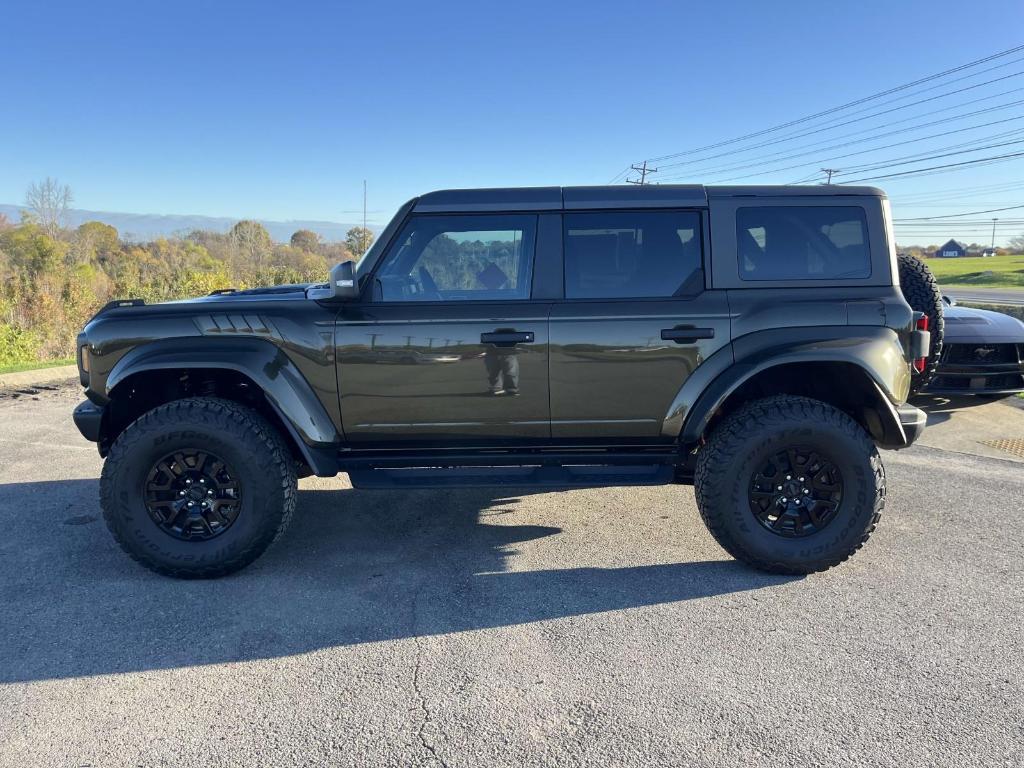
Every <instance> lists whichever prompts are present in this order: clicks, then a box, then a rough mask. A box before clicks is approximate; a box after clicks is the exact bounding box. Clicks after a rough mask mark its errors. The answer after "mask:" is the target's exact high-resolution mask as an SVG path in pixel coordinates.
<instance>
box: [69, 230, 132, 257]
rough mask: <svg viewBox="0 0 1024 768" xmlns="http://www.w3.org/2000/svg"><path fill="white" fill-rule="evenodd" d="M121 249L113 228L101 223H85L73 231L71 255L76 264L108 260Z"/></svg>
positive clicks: (118, 238)
mask: <svg viewBox="0 0 1024 768" xmlns="http://www.w3.org/2000/svg"><path fill="white" fill-rule="evenodd" d="M120 248H121V239H120V237H119V235H118V233H117V229H116V228H115V227H112V226H110V225H109V224H104V223H103V222H102V221H87V222H85V223H84V224H82V225H81V226H80V227H79V228H78V229H77V230H75V238H74V241H73V243H72V247H71V253H72V256H73V258H74V261H75V262H76V263H86V262H90V261H94V260H96V259H100V260H106V259H109V258H110V257H111V256H112V255H113V254H114V253H116V252H117V251H118V250H120Z"/></svg>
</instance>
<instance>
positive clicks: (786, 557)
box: [694, 395, 885, 574]
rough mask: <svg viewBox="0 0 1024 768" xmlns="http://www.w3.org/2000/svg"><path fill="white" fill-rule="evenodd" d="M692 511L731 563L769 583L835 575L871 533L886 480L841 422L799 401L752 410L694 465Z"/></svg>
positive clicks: (869, 448) (828, 409)
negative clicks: (783, 577)
mask: <svg viewBox="0 0 1024 768" xmlns="http://www.w3.org/2000/svg"><path fill="white" fill-rule="evenodd" d="M694 486H695V491H696V496H697V506H698V508H699V509H700V513H701V516H702V517H703V518H704V522H705V523H706V524H707V527H708V530H709V531H710V532H711V534H712V535H713V536H714V537H715V539H716V540H717V541H718V543H719V544H721V545H722V547H724V548H725V549H726V550H727V551H728V552H729V554H731V555H733V557H735V558H737V559H739V560H742V561H744V562H746V563H748V564H750V565H752V566H754V567H755V568H759V569H761V570H764V571H770V572H772V573H787V574H803V573H812V572H814V571H823V570H825V569H827V568H831V567H832V566H834V565H838V564H839V563H841V562H842V561H844V560H846V559H847V558H848V557H849V556H850V555H852V554H853V553H854V552H856V551H857V550H858V549H859V548H860V547H861V545H863V544H864V542H865V541H867V539H868V536H870V535H871V532H872V531H874V530H875V526H876V525H877V523H878V519H879V517H880V516H881V513H882V507H883V505H884V502H885V471H884V469H883V468H882V461H881V459H880V458H879V456H878V451H877V450H875V446H874V443H872V441H871V439H870V437H869V436H868V435H867V433H866V432H865V431H864V429H863V428H862V427H861V426H860V425H859V424H858V423H857V422H856V421H854V420H853V419H852V418H850V416H848V415H847V414H846V413H844V412H842V411H840V410H839V409H837V408H834V407H833V406H831V405H828V404H827V403H823V402H820V401H818V400H812V399H810V398H806V397H795V396H785V395H783V396H778V397H770V398H766V399H764V400H755V401H753V402H750V403H747V404H746V405H744V406H742V407H741V408H740V409H739V410H737V411H736V412H734V413H732V414H730V415H729V416H727V417H726V418H725V419H724V420H723V421H722V423H721V424H720V425H719V426H718V427H717V429H715V431H714V432H713V433H712V434H711V436H710V438H709V440H708V442H707V444H706V445H705V446H704V447H703V448H702V449H701V451H700V454H699V455H698V458H697V468H696V475H695V481H694Z"/></svg>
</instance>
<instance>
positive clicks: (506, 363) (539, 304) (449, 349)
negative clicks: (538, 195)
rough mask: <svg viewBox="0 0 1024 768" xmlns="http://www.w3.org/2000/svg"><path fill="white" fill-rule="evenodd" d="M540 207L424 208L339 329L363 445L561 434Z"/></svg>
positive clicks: (342, 383) (347, 392) (353, 429)
mask: <svg viewBox="0 0 1024 768" xmlns="http://www.w3.org/2000/svg"><path fill="white" fill-rule="evenodd" d="M543 218H544V217H543V216H538V215H537V214H532V213H512V214H458V215H452V214H443V215H438V214H416V215H413V216H411V217H410V219H409V220H408V221H407V222H406V224H405V225H404V227H403V229H402V231H401V232H400V233H399V234H398V235H397V237H396V238H395V240H394V242H393V243H392V244H391V245H390V246H389V249H388V252H387V253H385V254H384V255H383V256H382V258H381V262H380V265H379V266H378V268H377V269H376V271H375V272H374V274H373V275H372V279H371V290H370V291H369V294H370V295H368V296H367V297H366V300H365V301H363V302H361V303H359V304H348V305H345V306H344V307H343V308H342V310H341V313H340V315H339V317H338V322H337V330H336V345H337V364H338V386H339V393H340V397H341V413H342V419H343V422H344V428H345V435H346V438H347V439H348V440H349V441H350V443H352V444H355V445H357V444H360V443H375V442H380V441H387V442H389V443H398V442H401V443H409V444H416V443H420V444H426V443H429V444H431V445H436V444H439V443H444V442H452V443H458V444H462V445H465V444H467V443H473V444H476V443H487V442H490V441H494V440H503V441H509V440H512V441H515V440H522V441H526V442H537V441H538V440H542V441H543V440H547V439H548V438H549V437H550V426H549V417H550V410H549V402H548V320H547V314H548V310H549V307H550V300H538V299H535V298H534V290H533V282H534V280H533V278H534V274H535V264H534V255H535V253H536V251H537V234H538V228H539V227H538V224H539V220H540V219H543Z"/></svg>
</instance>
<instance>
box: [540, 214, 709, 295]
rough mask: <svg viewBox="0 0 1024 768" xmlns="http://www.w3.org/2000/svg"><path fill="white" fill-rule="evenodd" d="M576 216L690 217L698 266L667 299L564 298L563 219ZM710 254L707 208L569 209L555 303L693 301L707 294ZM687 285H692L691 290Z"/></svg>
mask: <svg viewBox="0 0 1024 768" xmlns="http://www.w3.org/2000/svg"><path fill="white" fill-rule="evenodd" d="M577 213H584V214H589V213H599V214H615V213H691V214H696V216H697V232H696V234H695V235H694V237H695V238H696V239H697V241H698V243H699V245H700V263H699V264H698V266H697V268H696V269H695V270H693V271H692V272H691V273H690V274H689V275H688V276H687V277H686V279H685V280H683V282H682V283H680V285H679V287H678V288H676V290H675V292H674V293H673V294H672V295H671V296H607V297H604V298H601V297H569V296H567V295H566V290H565V286H566V285H567V280H566V275H565V250H566V239H567V235H566V228H567V226H568V224H567V219H568V217H569V216H571V215H573V214H577ZM710 253H711V235H710V228H709V226H708V209H707V208H696V207H695V208H680V207H670V208H668V207H666V208H662V207H654V206H647V207H631V208H573V209H571V210H565V211H563V212H562V297H561V298H560V299H558V300H557V301H559V303H566V304H581V303H582V304H586V303H590V304H594V303H602V304H607V303H609V302H638V301H640V302H658V301H662V302H664V301H672V300H674V299H693V298H696V297H697V296H700V295H701V294H702V293H704V292H705V291H706V290H708V287H709V286H708V273H709V266H710V264H709V258H710ZM691 283H696V285H693V286H691Z"/></svg>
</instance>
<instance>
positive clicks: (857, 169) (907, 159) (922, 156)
mask: <svg viewBox="0 0 1024 768" xmlns="http://www.w3.org/2000/svg"><path fill="white" fill-rule="evenodd" d="M1022 132H1024V129H1020V130H1015V131H1007V132H1006V133H1004V134H997V135H994V136H984V137H980V138H978V139H973V140H971V141H968V142H964V143H962V144H950V145H948V146H945V147H937V148H935V149H930V150H927V151H925V152H915V153H912V154H909V155H902V156H900V157H896V158H889V159H888V160H883V161H879V162H876V163H865V164H863V165H857V166H852V167H849V168H847V170H845V171H843V173H861V172H865V171H873V170H880V169H881V168H885V167H892V166H896V165H905V164H907V163H913V162H924V161H926V160H934V159H937V158H940V157H950V156H952V155H961V154H965V153H968V152H980V151H982V150H985V149H994V148H996V147H1002V146H1007V145H1008V144H1016V143H1021V142H1015V141H1011V142H1002V143H998V144H986V145H983V146H979V147H973V148H971V149H962V150H961V151H959V152H945V153H943V154H932V155H929V152H943V151H944V150H947V149H950V150H952V149H959V148H961V147H970V146H971V145H972V144H977V143H978V142H981V141H991V140H992V139H996V138H1005V137H1007V136H1012V135H1019V134H1021V133H1022ZM855 154H863V153H861V152H851V153H849V154H847V155H836V156H833V157H832V158H831V159H833V160H839V159H841V158H844V157H850V156H851V155H855ZM915 158H916V159H915ZM897 161H902V162H897ZM811 164H812V163H797V164H796V165H789V166H786V167H784V168H771V169H769V170H765V171H756V172H753V173H745V174H741V175H740V176H729V177H727V178H725V179H714V180H711V181H709V182H708V183H710V184H723V183H725V182H729V181H737V180H740V179H747V178H750V177H751V176H764V175H765V174H769V173H780V172H782V171H791V170H794V169H796V168H806V167H807V166H808V165H811ZM815 178H816V176H815ZM791 183H795V182H791Z"/></svg>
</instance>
